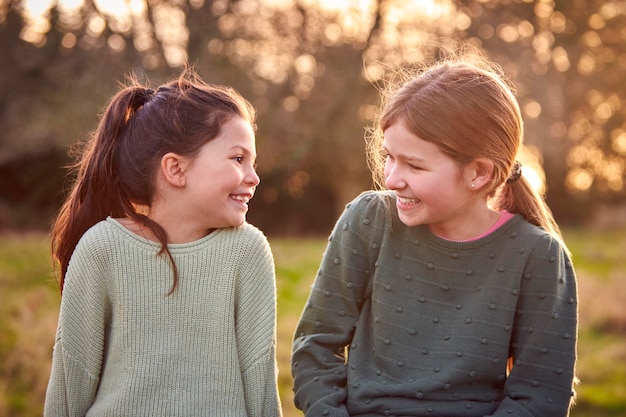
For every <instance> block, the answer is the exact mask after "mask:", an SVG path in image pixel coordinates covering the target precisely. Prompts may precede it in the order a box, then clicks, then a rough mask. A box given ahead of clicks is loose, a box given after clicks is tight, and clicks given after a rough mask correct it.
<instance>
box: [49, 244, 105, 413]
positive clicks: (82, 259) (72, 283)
mask: <svg viewBox="0 0 626 417" xmlns="http://www.w3.org/2000/svg"><path fill="white" fill-rule="evenodd" d="M96 253H97V242H88V241H85V240H84V239H83V241H81V243H79V245H78V246H77V247H76V250H75V251H74V254H73V255H72V260H71V262H70V265H69V268H68V271H67V274H66V279H65V285H64V289H63V296H62V299H61V311H60V314H59V323H58V328H57V333H56V339H55V344H54V352H53V355H52V369H51V374H50V380H49V382H48V389H47V392H46V400H45V407H44V416H55V417H58V416H84V415H85V414H86V413H87V411H88V410H89V407H90V406H91V404H92V403H93V400H94V398H95V395H96V391H97V388H98V382H99V378H100V370H101V366H102V356H103V350H104V333H105V320H106V316H107V314H108V313H107V311H108V307H107V303H106V298H107V297H106V291H105V288H104V283H103V279H102V278H101V275H100V274H99V259H101V257H98V256H97V255H96Z"/></svg>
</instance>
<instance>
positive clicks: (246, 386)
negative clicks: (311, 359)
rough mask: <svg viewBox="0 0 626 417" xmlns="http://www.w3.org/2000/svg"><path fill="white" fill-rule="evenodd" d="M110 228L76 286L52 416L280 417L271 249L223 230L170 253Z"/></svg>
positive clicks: (80, 258) (91, 245) (92, 239)
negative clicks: (169, 256) (174, 271)
mask: <svg viewBox="0 0 626 417" xmlns="http://www.w3.org/2000/svg"><path fill="white" fill-rule="evenodd" d="M159 247H160V245H159V244H157V243H154V242H151V241H148V240H146V239H143V238H141V237H139V236H137V235H135V234H134V233H132V232H130V231H129V230H127V229H126V228H125V227H124V226H122V225H121V224H120V223H119V222H117V221H116V220H114V219H111V218H108V219H107V220H105V221H102V222H100V223H98V224H97V225H95V226H94V227H92V228H91V229H90V230H89V231H88V232H87V233H86V234H85V235H84V236H83V238H82V239H81V241H80V242H79V244H78V246H77V247H76V250H75V252H74V254H73V256H72V259H71V262H70V265H69V269H68V273H67V276H66V281H65V286H64V292H63V297H62V301H61V312H60V317H59V325H58V330H57V335H56V341H55V346H54V353H53V363H52V372H51V376H50V381H49V385H48V391H47V394H46V403H45V412H44V415H45V416H55V417H56V416H85V415H87V416H185V417H192V416H203V417H206V416H220V417H224V416H228V417H237V416H249V417H255V416H256V417H272V416H279V415H281V411H280V403H279V399H278V390H277V382H276V379H277V370H276V360H275V336H276V328H275V323H276V287H275V275H274V263H273V258H272V254H271V252H270V248H269V245H268V242H267V239H266V238H265V236H263V234H262V233H261V232H260V231H259V230H258V229H256V228H255V227H253V226H251V225H249V224H244V225H243V226H242V227H238V228H228V229H219V230H217V231H215V232H213V233H211V234H210V235H208V236H206V237H205V238H202V239H200V240H198V241H195V242H191V243H187V244H173V245H170V246H169V249H170V251H171V253H172V255H173V256H174V259H175V261H176V266H177V267H178V271H179V274H180V280H179V285H178V287H177V289H176V290H175V291H174V293H173V294H171V295H169V296H168V295H167V293H168V291H169V289H170V287H171V285H172V279H173V276H172V268H171V266H170V264H169V262H168V261H167V258H166V257H165V256H158V255H157V252H158V251H159Z"/></svg>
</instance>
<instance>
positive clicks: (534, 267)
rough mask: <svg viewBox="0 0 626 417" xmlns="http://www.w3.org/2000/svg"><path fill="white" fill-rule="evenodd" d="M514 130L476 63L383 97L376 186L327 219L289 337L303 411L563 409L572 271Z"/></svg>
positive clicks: (569, 362)
mask: <svg viewBox="0 0 626 417" xmlns="http://www.w3.org/2000/svg"><path fill="white" fill-rule="evenodd" d="M522 126H523V124H522V117H521V114H520V110H519V106H518V103H517V101H516V99H515V97H514V95H513V92H512V91H511V89H510V88H509V86H508V83H507V82H506V81H505V79H504V77H503V76H502V74H501V72H500V71H499V70H498V69H497V68H496V67H495V66H494V65H492V64H490V63H488V62H487V61H485V60H481V59H478V58H476V59H469V58H467V57H465V58H459V59H450V60H447V61H444V62H439V63H437V64H435V65H434V66H432V67H430V68H427V69H426V70H425V71H423V72H421V73H419V74H418V75H416V76H415V77H413V78H411V79H410V80H408V81H407V82H405V83H404V84H403V85H402V86H401V87H400V88H399V89H398V90H394V91H393V92H392V93H390V94H389V95H388V96H387V98H386V100H385V102H384V103H383V106H382V112H381V115H380V118H379V120H378V123H377V126H376V129H375V132H374V135H373V136H372V137H371V138H370V139H371V140H370V142H369V145H370V149H369V150H370V156H371V166H372V168H373V172H374V177H375V179H377V180H379V183H380V184H382V185H384V186H385V188H387V190H386V191H369V192H365V193H363V194H361V195H360V196H359V197H357V198H356V199H355V200H354V201H352V202H351V203H350V204H349V205H348V207H347V208H346V210H345V211H344V213H343V214H342V216H341V217H340V219H339V220H338V222H337V224H336V226H335V229H334V230H333V232H332V234H331V237H330V241H329V244H328V247H327V249H326V252H325V254H324V256H323V260H322V264H321V267H320V269H319V272H318V275H317V277H316V280H315V283H314V285H313V287H312V289H311V293H310V296H309V300H308V301H307V304H306V307H305V308H304V311H303V313H302V316H301V319H300V323H299V325H298V327H297V329H296V332H295V339H294V344H293V359H292V373H293V376H294V385H295V403H296V405H297V406H298V407H299V408H300V409H302V410H303V411H304V412H305V415H306V416H334V417H338V416H342V417H344V416H362V417H365V416H367V417H374V416H413V417H426V416H428V417H483V416H501V417H504V416H511V415H515V416H529V417H530V416H535V417H539V416H543V417H547V416H550V417H563V416H566V415H567V414H568V412H569V407H570V403H571V400H572V397H573V383H574V379H575V378H574V366H575V362H576V335H577V293H576V277H575V273H574V269H573V267H572V264H571V262H570V258H569V254H568V251H567V248H566V247H565V245H564V244H563V240H562V238H561V235H560V233H559V230H558V227H557V225H556V223H555V221H554V219H553V217H552V215H551V213H550V211H549V209H548V208H547V206H546V205H545V203H544V201H543V200H542V199H541V198H540V197H539V196H538V195H537V193H536V192H535V191H534V190H533V189H532V187H531V186H530V185H529V183H528V182H527V180H526V178H525V177H524V173H523V167H521V165H520V164H519V162H517V161H516V156H517V154H518V151H519V149H520V146H521V144H522V137H523V128H522Z"/></svg>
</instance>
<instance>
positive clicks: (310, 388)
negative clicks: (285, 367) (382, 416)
mask: <svg viewBox="0 0 626 417" xmlns="http://www.w3.org/2000/svg"><path fill="white" fill-rule="evenodd" d="M387 218H388V215H387V212H386V210H385V203H384V202H382V201H381V199H380V197H377V196H376V195H374V194H365V195H362V196H361V197H359V198H357V200H355V201H354V202H352V203H351V204H350V205H349V206H348V207H347V209H346V210H345V211H344V213H343V214H342V215H341V217H340V219H339V220H338V222H337V224H336V225H335V228H334V230H333V232H332V234H331V237H330V241H329V243H328V246H327V248H326V251H325V253H324V256H323V258H322V262H321V266H320V269H319V271H318V275H317V277H316V280H315V283H314V285H313V287H312V289H311V293H310V295H309V299H308V301H307V303H306V307H305V309H304V311H303V313H302V316H301V318H300V322H299V324H298V327H297V329H296V332H295V339H294V342H293V352H292V353H293V355H292V368H291V369H292V374H293V377H294V390H295V404H296V406H297V407H298V408H299V409H301V410H303V411H304V412H305V414H306V415H307V416H322V415H324V416H348V412H347V410H346V407H345V400H346V397H347V389H346V365H345V363H346V353H345V351H346V348H347V346H348V345H349V344H350V343H351V340H352V336H353V332H354V326H355V324H356V323H357V322H358V320H359V315H360V311H361V307H362V305H363V303H364V302H365V301H366V299H367V298H368V297H369V295H368V293H369V292H371V290H370V289H368V287H369V284H370V282H369V281H370V280H369V275H370V273H372V274H373V272H374V268H375V265H374V264H375V262H376V258H377V254H378V251H377V246H376V245H375V244H374V245H373V242H374V241H378V242H380V239H381V236H382V234H383V232H382V230H383V226H384V224H385V223H386V221H387V220H386V219H387Z"/></svg>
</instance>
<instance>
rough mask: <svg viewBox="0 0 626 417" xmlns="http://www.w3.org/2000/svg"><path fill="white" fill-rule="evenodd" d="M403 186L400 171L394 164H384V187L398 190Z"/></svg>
mask: <svg viewBox="0 0 626 417" xmlns="http://www.w3.org/2000/svg"><path fill="white" fill-rule="evenodd" d="M404 186H405V182H404V180H402V176H401V172H400V169H398V167H397V166H396V165H394V164H391V163H387V164H385V187H387V188H388V189H389V190H399V189H401V188H403V187H404Z"/></svg>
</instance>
